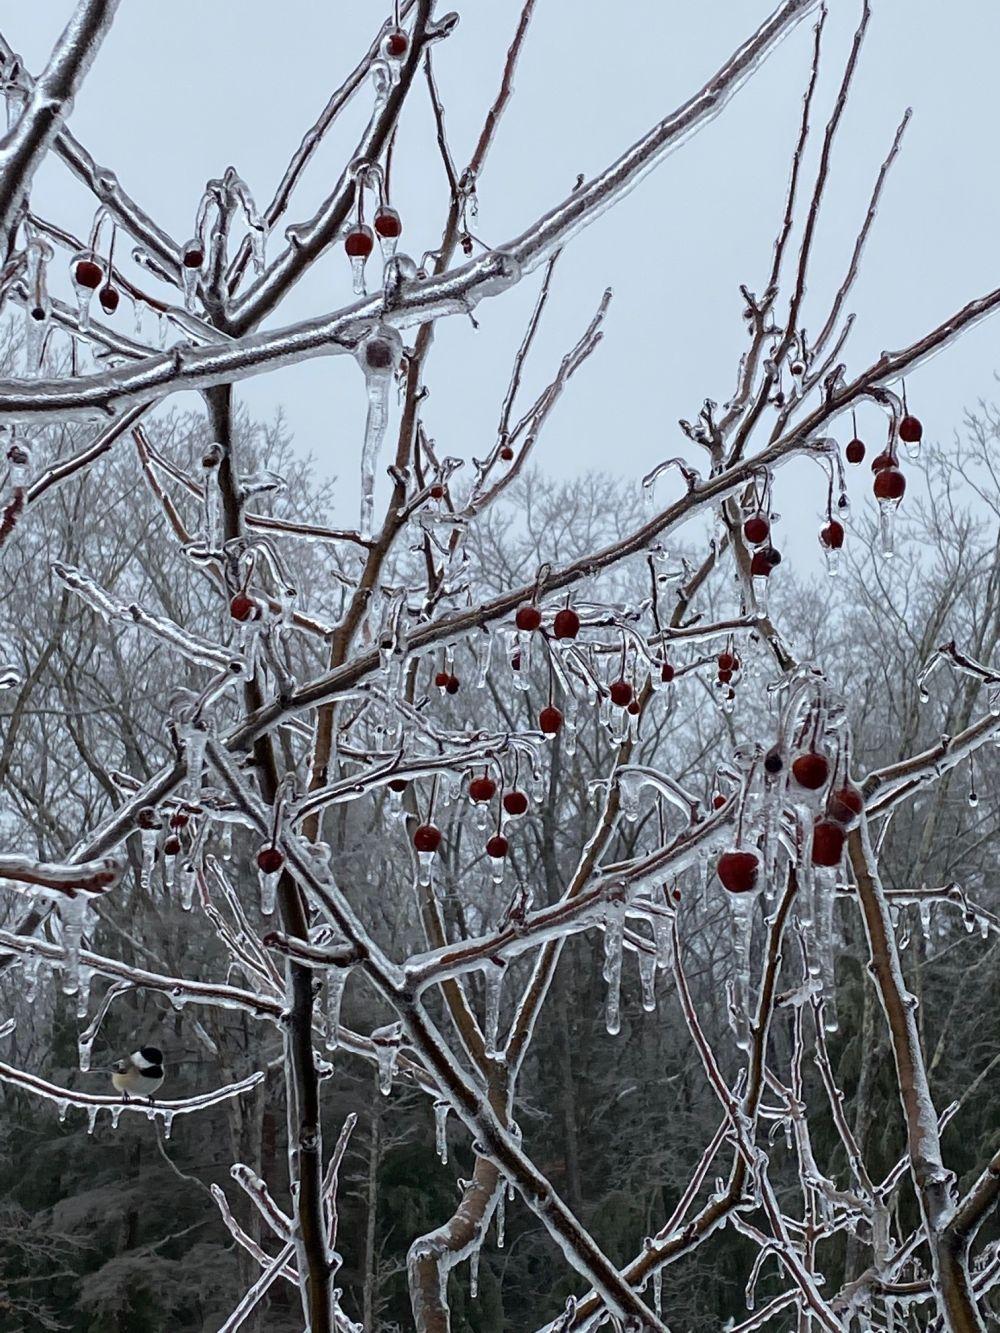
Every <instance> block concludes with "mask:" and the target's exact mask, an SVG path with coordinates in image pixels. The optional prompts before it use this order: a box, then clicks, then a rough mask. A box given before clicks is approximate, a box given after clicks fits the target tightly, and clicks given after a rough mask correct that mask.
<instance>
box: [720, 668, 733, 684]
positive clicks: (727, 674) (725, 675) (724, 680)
mask: <svg viewBox="0 0 1000 1333" xmlns="http://www.w3.org/2000/svg"><path fill="white" fill-rule="evenodd" d="M732 678H733V673H732V672H731V671H727V670H725V669H724V668H722V667H720V668H719V683H720V684H722V685H728V684H729V682H730V681H731V680H732Z"/></svg>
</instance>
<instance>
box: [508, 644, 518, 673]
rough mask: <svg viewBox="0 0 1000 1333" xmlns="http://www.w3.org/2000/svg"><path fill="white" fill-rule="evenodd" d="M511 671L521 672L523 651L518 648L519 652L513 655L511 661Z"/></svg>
mask: <svg viewBox="0 0 1000 1333" xmlns="http://www.w3.org/2000/svg"><path fill="white" fill-rule="evenodd" d="M510 669H511V671H520V670H521V650H520V648H518V650H517V652H516V653H513V654H512V655H511V659H510Z"/></svg>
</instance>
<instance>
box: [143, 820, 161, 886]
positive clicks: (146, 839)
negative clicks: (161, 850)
mask: <svg viewBox="0 0 1000 1333" xmlns="http://www.w3.org/2000/svg"><path fill="white" fill-rule="evenodd" d="M150 816H151V817H152V818H155V814H154V813H153V812H152V811H150ZM160 827H161V826H160V824H159V822H157V823H155V824H152V823H151V824H149V825H146V824H143V825H141V826H140V830H139V841H140V843H141V845H142V869H141V870H140V872H139V886H140V888H141V889H142V890H143V891H144V892H145V893H148V892H149V886H150V883H151V881H152V878H153V864H154V862H155V861H156V843H157V840H158V838H159V836H160Z"/></svg>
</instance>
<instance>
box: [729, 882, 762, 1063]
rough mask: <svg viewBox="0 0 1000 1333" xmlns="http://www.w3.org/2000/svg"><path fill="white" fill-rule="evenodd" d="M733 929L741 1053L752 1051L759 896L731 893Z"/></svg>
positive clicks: (736, 1021) (735, 1022) (736, 1027)
mask: <svg viewBox="0 0 1000 1333" xmlns="http://www.w3.org/2000/svg"><path fill="white" fill-rule="evenodd" d="M726 898H727V899H728V902H729V911H730V918H729V919H730V926H731V933H732V942H733V955H734V961H735V978H734V980H735V994H734V1000H735V1009H736V1013H735V1015H733V1016H732V1017H733V1026H734V1030H735V1032H736V1044H737V1045H738V1046H739V1047H740V1049H741V1050H747V1049H749V1039H750V1031H749V1002H750V942H751V940H752V938H753V912H754V903H755V902H756V898H757V895H756V894H753V893H728V894H727V895H726Z"/></svg>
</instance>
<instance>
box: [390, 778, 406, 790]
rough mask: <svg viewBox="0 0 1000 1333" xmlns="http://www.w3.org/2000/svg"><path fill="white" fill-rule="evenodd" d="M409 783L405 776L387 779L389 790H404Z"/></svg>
mask: <svg viewBox="0 0 1000 1333" xmlns="http://www.w3.org/2000/svg"><path fill="white" fill-rule="evenodd" d="M409 785H410V784H409V783H408V782H407V780H406V778H390V779H389V790H390V791H406V789H407V787H408V786H409Z"/></svg>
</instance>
